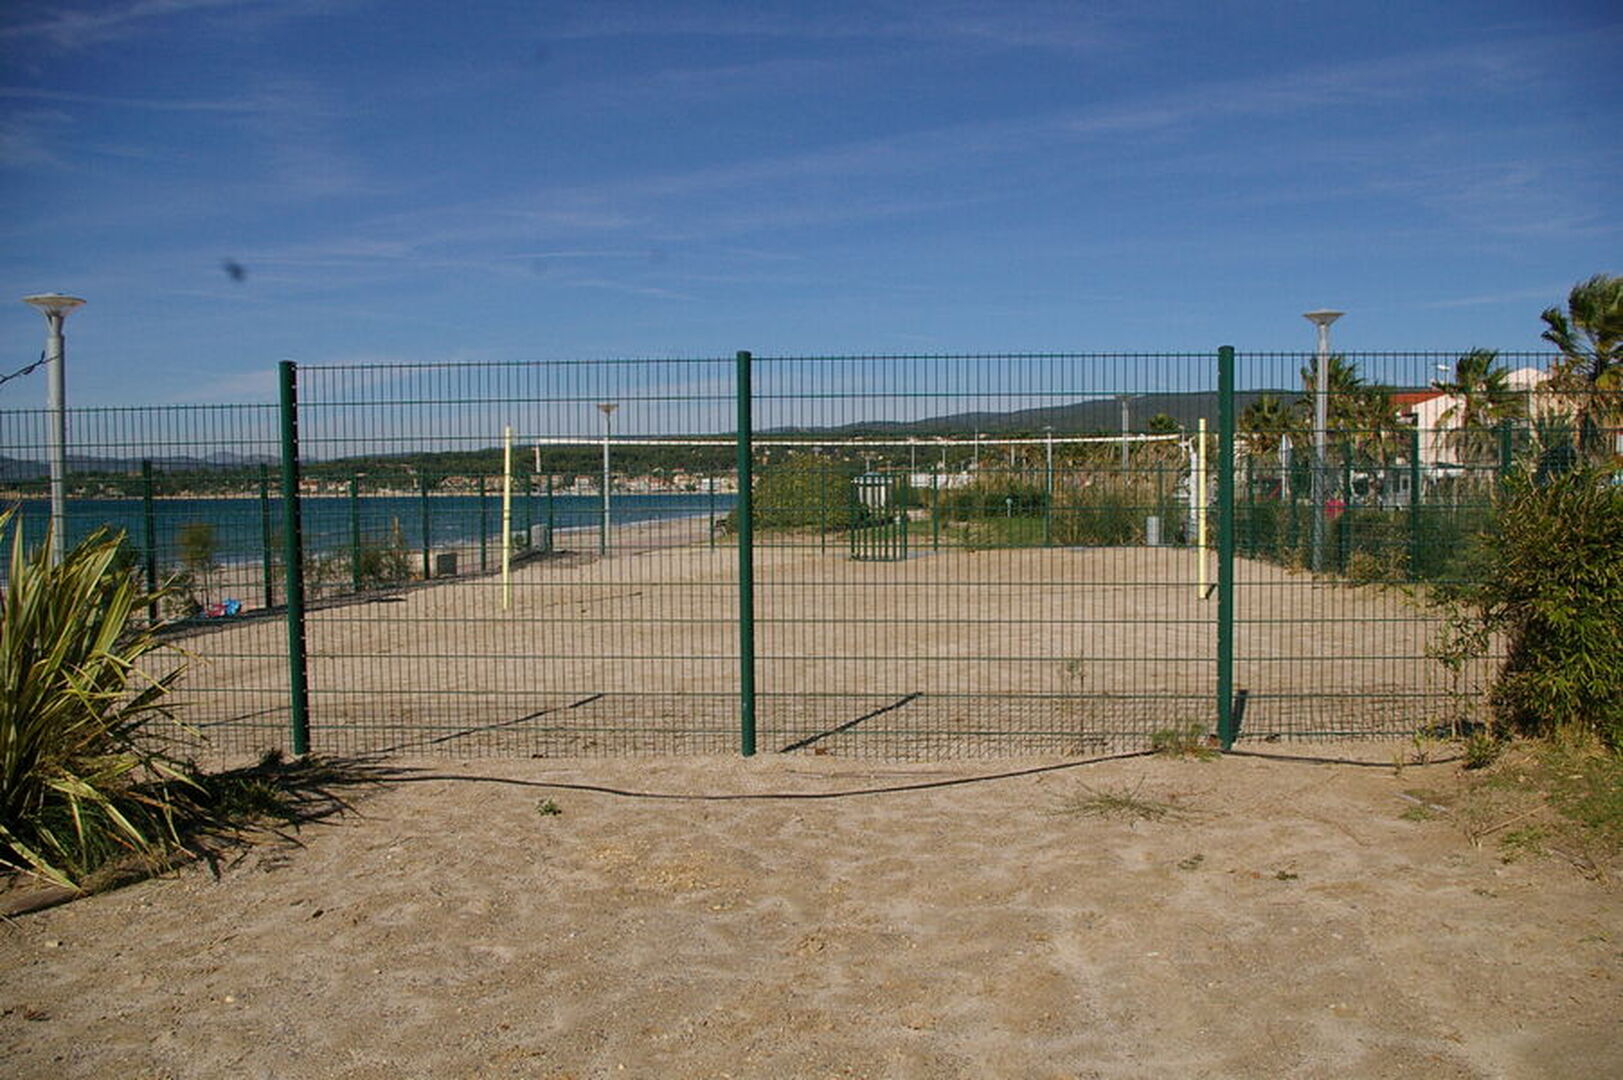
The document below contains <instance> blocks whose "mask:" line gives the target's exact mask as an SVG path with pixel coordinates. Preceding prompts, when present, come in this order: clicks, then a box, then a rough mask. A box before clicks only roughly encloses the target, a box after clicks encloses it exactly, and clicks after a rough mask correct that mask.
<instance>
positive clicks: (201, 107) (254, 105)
mask: <svg viewBox="0 0 1623 1080" xmlns="http://www.w3.org/2000/svg"><path fill="white" fill-rule="evenodd" d="M0 98H10V99H12V100H21V101H49V102H55V103H58V104H64V105H96V106H104V107H107V108H114V109H135V110H138V111H149V112H177V113H188V112H196V113H256V112H264V111H266V110H268V109H273V108H275V107H276V104H277V103H276V100H275V99H274V98H272V97H269V96H262V97H256V98H242V97H235V98H147V97H131V96H125V95H113V94H85V93H79V92H76V91H71V90H48V89H43V88H40V87H30V86H0Z"/></svg>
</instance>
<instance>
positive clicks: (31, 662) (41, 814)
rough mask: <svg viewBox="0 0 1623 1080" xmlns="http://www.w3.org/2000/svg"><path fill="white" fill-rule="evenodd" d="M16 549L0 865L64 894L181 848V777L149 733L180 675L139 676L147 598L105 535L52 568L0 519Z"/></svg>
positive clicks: (0, 534) (8, 623)
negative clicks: (135, 618) (139, 623)
mask: <svg viewBox="0 0 1623 1080" xmlns="http://www.w3.org/2000/svg"><path fill="white" fill-rule="evenodd" d="M8 532H9V541H10V547H11V563H10V568H9V571H10V572H9V580H8V581H7V583H6V588H5V595H4V601H3V605H0V861H3V862H5V863H7V864H9V865H11V866H14V867H17V868H19V869H24V870H29V871H32V872H33V873H35V874H37V875H38V876H40V877H42V878H44V879H46V880H49V881H51V882H54V883H57V884H63V885H71V884H73V883H75V882H76V881H78V880H82V879H83V878H84V876H85V875H86V874H88V873H89V872H90V871H91V870H93V869H95V868H96V867H97V866H98V865H100V864H102V863H104V862H106V861H107V860H108V859H109V858H111V857H114V856H116V855H120V854H125V853H132V852H133V853H139V854H145V855H151V854H155V853H156V852H158V851H160V850H162V849H163V848H164V847H165V846H166V845H167V844H169V843H171V842H174V841H175V839H176V834H175V829H174V820H173V806H174V800H173V797H172V796H173V791H172V787H173V785H177V784H189V783H190V781H189V780H188V779H186V776H185V771H184V770H183V769H182V768H181V767H180V766H179V764H178V763H177V762H175V761H174V760H173V759H171V758H169V757H168V756H166V755H165V754H163V753H162V752H161V750H160V749H159V748H158V747H157V746H155V745H154V743H153V741H152V740H151V738H150V736H149V733H148V732H147V728H148V726H149V725H151V724H152V723H153V721H155V720H163V719H168V718H169V712H168V710H167V709H166V708H165V705H164V700H163V699H164V696H165V694H166V693H167V692H168V690H169V686H170V683H171V681H172V680H173V679H174V678H175V677H176V676H177V675H178V673H179V671H178V667H177V669H176V670H173V671H171V672H170V673H169V674H167V675H165V676H162V677H159V678H152V677H150V676H148V675H147V674H145V673H144V672H143V671H142V670H141V669H140V667H139V663H140V661H141V659H142V658H143V657H144V656H146V655H147V654H148V653H150V652H152V651H153V650H154V649H156V648H158V647H159V645H158V642H157V641H156V640H155V639H154V638H153V636H152V634H151V633H150V632H149V631H148V630H146V629H132V628H131V626H132V624H131V615H132V614H133V613H134V612H135V611H137V610H139V609H140V608H142V607H143V606H145V605H146V604H147V603H148V602H149V600H150V599H151V598H150V597H148V596H146V595H144V594H143V592H142V591H141V590H140V589H139V588H137V586H136V583H135V580H134V578H133V577H132V575H131V574H130V572H129V570H128V567H127V565H124V564H122V563H121V561H120V558H119V548H120V538H119V537H117V536H114V535H111V534H109V533H108V532H107V531H106V530H100V531H98V532H97V533H95V534H94V535H92V536H90V537H88V538H87V539H86V540H85V541H84V542H83V543H81V544H79V546H78V547H76V548H74V549H73V550H72V551H71V552H69V553H68V554H67V555H66V557H65V558H64V559H63V561H62V562H61V563H60V564H58V565H55V566H53V565H51V563H50V559H49V556H48V552H49V549H50V544H49V538H48V537H47V538H46V542H45V543H42V544H40V545H39V546H38V547H37V548H36V549H34V550H33V551H28V550H27V549H26V547H25V545H24V539H23V530H22V526H21V523H20V522H18V521H16V520H15V519H14V514H13V513H12V512H11V511H6V512H5V513H0V544H3V543H5V542H6V540H7V534H8Z"/></svg>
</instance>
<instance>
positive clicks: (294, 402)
mask: <svg viewBox="0 0 1623 1080" xmlns="http://www.w3.org/2000/svg"><path fill="white" fill-rule="evenodd" d="M277 375H278V382H279V383H280V386H281V419H282V565H283V569H284V572H285V573H286V575H287V581H286V590H287V612H286V622H287V672H288V716H289V723H290V725H291V730H292V739H293V753H294V754H296V755H301V754H307V753H309V752H310V682H309V674H308V672H307V671H306V669H305V660H306V654H305V634H304V533H303V529H302V523H301V521H300V518H299V509H300V508H299V376H298V367H297V365H295V364H294V363H293V361H291V360H283V361H282V362H281V363H280V364H279V365H278V372H277Z"/></svg>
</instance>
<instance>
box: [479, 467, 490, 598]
mask: <svg viewBox="0 0 1623 1080" xmlns="http://www.w3.org/2000/svg"><path fill="white" fill-rule="evenodd" d="M489 554H490V506H489V504H488V500H487V499H486V497H485V474H484V473H480V474H479V572H480V573H481V574H482V573H484V572H485V567H486V564H487V563H488V561H489Z"/></svg>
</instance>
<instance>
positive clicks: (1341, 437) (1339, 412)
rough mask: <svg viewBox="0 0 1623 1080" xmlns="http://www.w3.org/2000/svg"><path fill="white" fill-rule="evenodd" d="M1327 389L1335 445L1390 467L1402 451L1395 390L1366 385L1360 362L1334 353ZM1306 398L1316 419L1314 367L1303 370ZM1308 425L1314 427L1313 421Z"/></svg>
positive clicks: (1328, 422)
mask: <svg viewBox="0 0 1623 1080" xmlns="http://www.w3.org/2000/svg"><path fill="white" fill-rule="evenodd" d="M1325 370H1326V379H1325V386H1326V387H1328V388H1329V394H1330V400H1329V402H1328V406H1329V409H1328V416H1327V417H1326V429H1327V431H1328V432H1329V433H1330V436H1331V442H1332V443H1341V444H1347V445H1351V446H1352V447H1353V448H1355V449H1356V450H1357V451H1358V452H1359V453H1360V455H1361V456H1363V457H1364V458H1366V459H1368V460H1372V461H1374V462H1376V463H1378V464H1382V465H1384V464H1386V463H1387V462H1388V461H1389V460H1391V458H1392V456H1393V454H1394V453H1395V452H1396V451H1397V450H1398V449H1399V445H1400V442H1401V440H1400V439H1399V438H1398V430H1397V414H1396V412H1395V411H1394V410H1393V407H1392V388H1391V387H1390V386H1382V385H1380V384H1378V383H1366V382H1365V381H1364V377H1363V376H1362V375H1360V374H1358V364H1357V362H1356V361H1353V360H1348V359H1347V358H1346V357H1345V356H1342V355H1341V354H1340V353H1332V354H1331V355H1330V358H1329V363H1328V364H1327V365H1326V369H1325ZM1302 386H1303V389H1304V393H1303V397H1302V400H1301V402H1300V404H1301V405H1302V407H1303V408H1305V409H1306V410H1307V415H1308V416H1309V417H1311V416H1312V410H1313V394H1314V391H1315V388H1316V387H1315V382H1314V378H1313V368H1311V367H1305V368H1303V369H1302ZM1307 426H1309V427H1311V426H1312V422H1311V420H1309V421H1308V424H1307Z"/></svg>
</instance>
